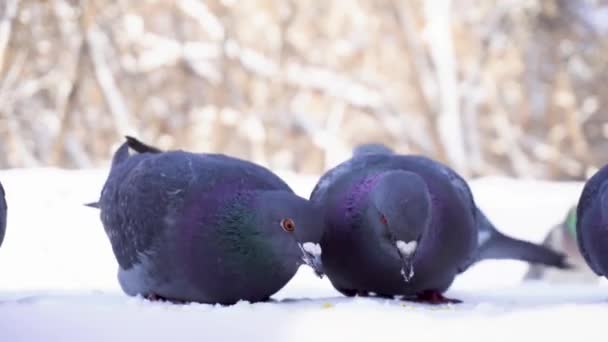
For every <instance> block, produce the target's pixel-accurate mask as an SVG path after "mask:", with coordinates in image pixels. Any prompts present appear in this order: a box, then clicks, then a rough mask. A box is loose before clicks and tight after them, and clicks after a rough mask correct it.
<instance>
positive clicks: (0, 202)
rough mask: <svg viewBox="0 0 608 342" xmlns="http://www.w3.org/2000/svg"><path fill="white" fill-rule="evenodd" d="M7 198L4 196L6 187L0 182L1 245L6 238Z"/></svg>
mask: <svg viewBox="0 0 608 342" xmlns="http://www.w3.org/2000/svg"><path fill="white" fill-rule="evenodd" d="M6 211H7V209H6V199H5V198H4V188H3V187H2V183H0V246H2V241H3V240H4V233H5V232H6Z"/></svg>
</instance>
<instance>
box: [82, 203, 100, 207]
mask: <svg viewBox="0 0 608 342" xmlns="http://www.w3.org/2000/svg"><path fill="white" fill-rule="evenodd" d="M84 206H85V207H89V208H95V209H99V202H91V203H85V204H84Z"/></svg>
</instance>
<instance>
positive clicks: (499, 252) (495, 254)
mask: <svg viewBox="0 0 608 342" xmlns="http://www.w3.org/2000/svg"><path fill="white" fill-rule="evenodd" d="M477 225H478V234H479V242H478V246H477V253H476V257H475V260H474V261H473V262H477V261H480V260H484V259H514V260H521V261H526V262H530V263H534V264H542V265H546V266H552V267H556V268H560V269H569V268H572V265H570V264H569V263H568V261H567V258H566V256H565V255H564V254H562V253H559V252H556V251H554V250H553V249H551V248H549V247H545V246H542V245H539V244H535V243H532V242H528V241H523V240H519V239H515V238H512V237H510V236H507V235H505V234H503V233H501V232H499V231H498V230H497V229H496V227H494V225H493V224H492V222H490V220H489V219H488V218H487V217H486V216H485V215H484V213H483V212H482V211H481V210H477Z"/></svg>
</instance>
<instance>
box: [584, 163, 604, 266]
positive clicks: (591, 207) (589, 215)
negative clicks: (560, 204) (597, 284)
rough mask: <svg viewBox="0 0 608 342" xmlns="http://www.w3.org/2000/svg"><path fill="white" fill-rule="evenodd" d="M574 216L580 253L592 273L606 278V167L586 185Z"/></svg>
mask: <svg viewBox="0 0 608 342" xmlns="http://www.w3.org/2000/svg"><path fill="white" fill-rule="evenodd" d="M576 217H577V222H576V239H577V241H578V247H579V249H580V251H581V254H582V255H583V257H584V259H585V261H586V262H587V264H588V265H589V267H591V269H592V270H593V272H595V274H597V275H599V276H604V277H608V229H606V227H607V226H608V165H606V166H604V167H602V168H601V169H600V170H599V171H598V172H597V173H596V174H594V175H593V176H592V177H591V178H590V179H589V180H588V181H587V183H586V184H585V187H584V188H583V193H582V194H581V197H580V199H579V201H578V207H577V211H576Z"/></svg>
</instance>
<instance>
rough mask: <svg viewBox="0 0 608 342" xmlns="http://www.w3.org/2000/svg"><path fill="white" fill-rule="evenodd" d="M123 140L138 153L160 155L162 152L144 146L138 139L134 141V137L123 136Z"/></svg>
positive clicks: (152, 147)
mask: <svg viewBox="0 0 608 342" xmlns="http://www.w3.org/2000/svg"><path fill="white" fill-rule="evenodd" d="M125 139H126V140H127V145H128V146H129V147H130V148H131V149H133V150H134V151H136V152H138V153H162V152H163V151H162V150H160V149H158V148H156V147H154V146H150V145H147V144H144V143H143V142H141V141H139V140H138V139H136V138H134V137H131V136H128V135H127V136H125Z"/></svg>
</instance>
